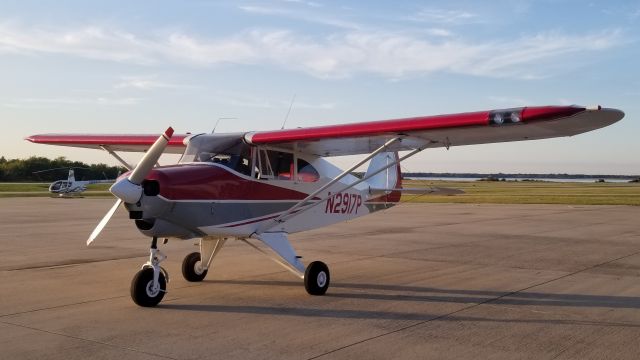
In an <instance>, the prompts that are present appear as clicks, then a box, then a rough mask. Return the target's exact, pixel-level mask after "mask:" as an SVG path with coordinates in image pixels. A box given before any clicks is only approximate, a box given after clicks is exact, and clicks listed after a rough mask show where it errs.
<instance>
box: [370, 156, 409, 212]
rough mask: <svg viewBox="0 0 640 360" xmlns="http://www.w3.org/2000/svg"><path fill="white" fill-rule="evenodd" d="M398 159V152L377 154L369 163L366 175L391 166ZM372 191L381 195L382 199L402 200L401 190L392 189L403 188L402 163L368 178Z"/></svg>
mask: <svg viewBox="0 0 640 360" xmlns="http://www.w3.org/2000/svg"><path fill="white" fill-rule="evenodd" d="M396 161H398V153H397V152H383V153H380V154H378V155H376V156H375V157H374V158H373V159H371V162H370V163H369V168H368V169H367V172H366V173H365V176H369V175H371V174H374V173H375V172H377V171H379V170H380V169H382V168H384V167H386V166H389V165H390V164H392V163H394V162H396ZM367 184H369V189H370V193H372V194H376V195H378V196H379V195H382V196H380V200H382V201H385V202H398V201H399V200H400V191H392V190H393V189H400V188H402V174H401V173H400V163H397V164H395V165H392V166H391V167H389V168H387V169H385V170H383V171H381V172H379V173H378V174H376V175H374V176H372V177H371V178H370V179H369V180H367Z"/></svg>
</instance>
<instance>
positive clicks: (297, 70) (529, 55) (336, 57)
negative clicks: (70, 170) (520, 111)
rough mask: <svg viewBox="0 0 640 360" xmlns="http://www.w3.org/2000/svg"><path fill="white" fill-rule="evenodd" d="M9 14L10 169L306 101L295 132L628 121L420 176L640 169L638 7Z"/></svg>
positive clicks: (49, 8)
mask: <svg viewBox="0 0 640 360" xmlns="http://www.w3.org/2000/svg"><path fill="white" fill-rule="evenodd" d="M0 14H1V15H0V65H2V66H0V76H1V77H2V79H3V82H2V83H0V119H2V123H3V125H4V126H3V133H4V139H3V142H2V147H1V148H0V149H1V151H0V156H4V157H5V158H25V157H29V156H32V155H33V156H47V157H53V158H55V157H58V156H65V157H67V158H68V159H74V160H79V161H84V162H92V163H105V164H108V165H116V164H118V162H117V161H116V160H115V159H113V158H112V157H111V156H110V155H108V154H107V153H106V152H102V151H96V150H90V149H74V148H68V147H56V146H45V145H37V144H31V143H28V142H27V141H25V140H23V139H24V137H26V136H29V135H33V134H42V133H160V132H161V131H162V129H164V128H166V127H167V126H168V125H171V126H173V127H174V128H175V129H176V132H180V133H185V132H192V133H199V132H211V130H212V129H213V128H214V124H215V123H216V122H217V120H218V119H220V118H224V119H223V120H221V121H220V123H219V124H218V126H217V129H216V131H217V132H245V131H251V130H268V129H279V128H280V127H281V126H282V124H283V121H284V120H285V117H286V116H287V112H288V109H289V106H290V104H291V102H292V99H293V98H295V101H294V102H293V106H292V110H291V113H290V115H289V116H288V119H287V120H286V126H287V128H295V127H309V126H316V125H330V124H337V123H348V122H358V121H372V120H383V119H393V118H403V117H411V116H422V115H437V114H447V113H460V112H467V111H478V110H489V109H497V108H510V107H519V106H535V105H566V104H579V105H584V106H590V105H602V106H604V107H613V108H618V109H621V110H622V111H624V112H625V114H626V116H625V118H624V119H622V120H621V121H620V122H618V123H616V124H614V125H612V126H609V127H606V128H603V129H600V130H596V131H593V132H589V133H586V134H582V135H578V136H575V137H571V138H555V139H548V140H535V141H525V142H514V143H499V144H487V145H473V146H463V147H455V146H454V147H451V149H450V150H448V151H447V150H445V149H432V150H427V151H425V152H424V153H422V154H419V155H416V156H415V157H414V158H411V159H409V160H407V161H406V162H404V163H403V171H404V172H433V173H492V174H494V173H501V172H502V173H537V174H542V173H546V174H553V173H569V174H617V175H636V174H638V173H640V159H639V157H638V156H637V155H638V154H640V142H639V141H637V134H639V133H640V124H639V123H638V121H637V120H636V119H637V118H638V115H639V114H640V101H638V99H639V98H640V90H639V89H640V72H639V71H638V70H637V69H636V65H635V64H637V63H639V60H640V46H639V45H638V44H639V42H638V40H639V38H640V28H639V27H638V26H637V23H638V21H640V4H638V3H637V2H634V1H618V2H604V1H601V2H591V3H588V4H584V3H583V2H581V1H577V0H575V1H574V0H572V1H568V0H562V1H553V2H549V1H527V0H521V1H515V2H514V1H506V0H504V1H490V2H485V3H482V4H474V3H468V2H464V1H436V2H431V3H430V4H429V5H424V4H422V3H419V2H415V1H402V2H395V3H393V4H388V3H385V2H372V3H367V4H366V6H365V5H363V4H362V3H359V2H353V1H351V2H327V1H307V0H282V1H277V0H274V1H260V2H257V1H219V2H208V1H197V2H179V1H167V2H163V4H162V6H159V5H157V4H156V3H152V2H146V1H141V2H136V3H130V2H124V1H112V2H108V3H104V4H96V3H85V2H82V1H70V2H65V3H64V4H53V3H51V4H45V5H42V4H41V3H39V2H29V1H24V2H15V3H9V4H6V3H5V4H2V5H0ZM229 118H232V119H229ZM121 155H124V156H123V157H124V158H125V159H127V160H128V161H135V160H134V159H138V158H139V157H140V155H135V154H127V153H123V154H121ZM176 158H177V157H175V156H166V157H165V158H163V160H161V164H165V163H169V162H172V161H174V159H176ZM330 161H332V162H334V163H336V164H337V165H339V166H341V167H345V166H348V165H350V164H351V163H352V162H353V157H346V158H344V157H340V158H330Z"/></svg>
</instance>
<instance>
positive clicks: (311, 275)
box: [304, 261, 331, 295]
mask: <svg viewBox="0 0 640 360" xmlns="http://www.w3.org/2000/svg"><path fill="white" fill-rule="evenodd" d="M330 279H331V278H330V276H329V267H328V266H327V265H326V264H325V263H323V262H322V261H314V262H312V263H311V264H309V266H307V270H306V271H305V272H304V288H305V289H306V290H307V293H309V295H324V294H325V293H326V292H327V289H329V280H330Z"/></svg>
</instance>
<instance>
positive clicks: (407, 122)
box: [245, 106, 624, 156]
mask: <svg viewBox="0 0 640 360" xmlns="http://www.w3.org/2000/svg"><path fill="white" fill-rule="evenodd" d="M623 117H624V113H623V112H622V111H620V110H616V109H604V108H601V107H600V106H598V107H597V108H584V107H579V106H540V107H523V108H514V109H503V110H491V111H480V112H472V113H462V114H452V115H439V116H424V117H415V118H407V119H396V120H384V121H372V122H362V123H352V124H344V125H330V126H320V127H312V128H300V129H288V130H276V131H264V132H251V133H247V134H245V141H247V142H248V143H249V144H253V145H262V146H269V147H273V148H282V149H288V150H293V149H294V147H295V148H296V150H297V151H301V152H305V153H309V154H314V155H318V156H339V155H354V154H365V153H370V152H372V151H374V150H375V149H377V148H378V147H380V146H382V145H383V144H384V143H385V142H386V141H388V140H389V139H391V138H394V137H400V138H401V139H402V141H400V142H396V143H395V144H393V145H392V147H391V148H390V149H389V150H392V151H394V150H396V151H401V150H411V149H416V148H422V147H426V146H428V147H449V146H460V145H472V144H486V143H495V142H506V141H518V140H535V139H546V138H552V137H560V136H572V135H576V134H580V133H583V132H587V131H591V130H595V129H598V128H601V127H605V126H608V125H611V124H613V123H615V122H617V121H619V120H620V119H622V118H623Z"/></svg>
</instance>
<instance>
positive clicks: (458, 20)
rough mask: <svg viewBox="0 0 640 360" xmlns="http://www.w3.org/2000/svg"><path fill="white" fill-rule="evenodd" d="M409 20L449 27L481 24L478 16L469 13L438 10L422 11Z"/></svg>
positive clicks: (424, 9)
mask: <svg viewBox="0 0 640 360" xmlns="http://www.w3.org/2000/svg"><path fill="white" fill-rule="evenodd" d="M408 19H409V20H412V21H420V22H428V23H438V24H449V25H454V24H466V23H477V22H480V17H479V16H478V15H477V14H474V13H471V12H468V11H461V10H447V9H438V8H423V9H420V10H419V11H418V12H416V13H415V14H413V15H411V16H409V17H408Z"/></svg>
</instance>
